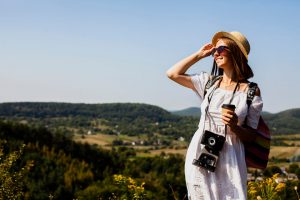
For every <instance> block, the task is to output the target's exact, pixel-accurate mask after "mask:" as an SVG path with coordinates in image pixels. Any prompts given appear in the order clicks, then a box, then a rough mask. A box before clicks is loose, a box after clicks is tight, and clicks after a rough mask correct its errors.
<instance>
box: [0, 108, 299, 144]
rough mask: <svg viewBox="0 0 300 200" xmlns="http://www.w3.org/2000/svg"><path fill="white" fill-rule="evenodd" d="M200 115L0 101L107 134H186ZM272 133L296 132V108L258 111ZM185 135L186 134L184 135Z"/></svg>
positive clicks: (22, 112) (14, 115) (29, 116)
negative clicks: (280, 110)
mask: <svg viewBox="0 0 300 200" xmlns="http://www.w3.org/2000/svg"><path fill="white" fill-rule="evenodd" d="M199 116H200V109H199V108H196V107H191V108H187V109H183V110H180V111H173V112H169V111H167V110H165V109H163V108H160V107H158V106H154V105H149V104H142V103H106V104H74V103H35V102H23V103H1V104H0V117H2V118H5V119H18V120H24V119H25V121H27V122H28V121H29V122H35V123H40V125H41V124H42V125H47V126H48V127H50V128H51V127H58V126H66V125H67V126H69V127H72V128H74V127H75V128H80V127H81V128H88V129H91V130H94V131H102V132H104V133H108V134H114V133H116V132H117V133H123V134H128V135H138V134H153V133H155V132H156V133H161V134H163V135H170V136H175V137H179V136H186V137H187V138H189V137H190V136H191V135H192V134H193V132H194V131H195V128H196V127H197V123H198V120H199ZM262 116H263V118H264V119H265V121H266V122H267V124H268V125H269V127H270V129H271V131H272V133H273V134H297V133H300V108H297V109H290V110H286V111H282V112H279V113H275V114H272V113H268V112H263V113H262ZM187 135H188V136H187Z"/></svg>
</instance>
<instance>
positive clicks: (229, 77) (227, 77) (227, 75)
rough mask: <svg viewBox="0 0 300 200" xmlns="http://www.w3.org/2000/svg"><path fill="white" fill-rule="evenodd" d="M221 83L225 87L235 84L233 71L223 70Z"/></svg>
mask: <svg viewBox="0 0 300 200" xmlns="http://www.w3.org/2000/svg"><path fill="white" fill-rule="evenodd" d="M222 82H223V83H224V84H225V85H231V84H233V83H236V82H237V81H236V80H234V77H233V70H230V71H228V70H224V73H223V78H222Z"/></svg>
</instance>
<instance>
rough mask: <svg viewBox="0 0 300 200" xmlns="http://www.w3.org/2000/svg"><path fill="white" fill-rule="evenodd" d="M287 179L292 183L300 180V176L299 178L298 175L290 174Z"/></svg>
mask: <svg viewBox="0 0 300 200" xmlns="http://www.w3.org/2000/svg"><path fill="white" fill-rule="evenodd" d="M287 179H288V180H289V181H291V180H298V176H297V175H296V174H293V173H289V174H288V175H287Z"/></svg>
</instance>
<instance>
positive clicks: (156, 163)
mask: <svg viewBox="0 0 300 200" xmlns="http://www.w3.org/2000/svg"><path fill="white" fill-rule="evenodd" d="M0 138H1V140H2V141H4V140H5V141H6V143H4V146H3V149H4V153H5V154H8V153H10V152H12V151H15V150H16V149H18V148H19V147H20V146H21V145H22V144H26V147H25V149H24V155H23V156H22V158H21V159H20V160H19V161H18V162H17V163H16V166H15V167H14V168H15V169H20V168H22V166H24V165H25V164H26V163H27V162H28V161H33V167H32V168H31V170H30V172H29V173H28V174H27V175H26V176H25V177H24V179H23V181H24V185H25V188H24V193H25V197H24V198H25V199H48V198H49V196H51V197H52V198H53V199H75V198H77V199H109V198H112V194H118V192H119V190H120V189H119V188H118V186H117V185H115V184H114V181H113V174H123V175H127V176H130V177H132V178H135V179H136V180H138V181H141V182H146V184H145V186H144V187H145V190H146V191H147V192H146V193H147V199H174V196H175V197H177V198H179V199H183V198H184V196H185V194H186V189H185V182H184V174H183V165H184V160H183V158H182V156H179V155H161V156H156V157H153V158H138V157H135V151H134V150H133V149H128V148H124V147H122V148H119V149H113V150H112V151H107V150H103V149H101V148H98V147H95V146H90V145H87V144H77V143H75V142H73V141H72V140H71V139H70V138H67V137H65V136H64V134H62V133H59V132H57V133H52V132H50V131H48V130H47V129H46V128H32V127H29V126H26V125H21V124H16V123H12V122H3V121H0ZM172 191H174V193H173V192H172Z"/></svg>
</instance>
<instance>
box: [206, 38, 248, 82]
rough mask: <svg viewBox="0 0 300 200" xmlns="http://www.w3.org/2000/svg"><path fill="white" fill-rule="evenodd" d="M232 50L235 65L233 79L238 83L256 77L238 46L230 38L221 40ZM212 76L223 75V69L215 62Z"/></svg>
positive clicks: (231, 54) (231, 55)
mask: <svg viewBox="0 0 300 200" xmlns="http://www.w3.org/2000/svg"><path fill="white" fill-rule="evenodd" d="M220 39H222V40H223V41H224V43H225V44H226V45H227V47H228V48H229V50H230V57H231V60H232V63H233V79H234V80H237V81H242V80H248V79H249V78H252V77H253V76H254V74H253V71H252V69H251V67H250V66H249V64H248V60H247V58H246V57H245V56H244V54H243V53H242V51H241V50H240V48H239V47H238V45H237V44H236V43H235V42H234V41H233V40H231V39H229V38H220ZM211 75H213V76H219V75H223V69H221V68H219V67H218V65H217V63H216V61H215V60H214V63H213V66H212V70H211Z"/></svg>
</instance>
